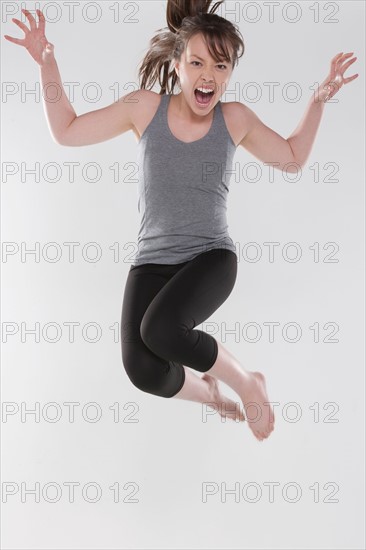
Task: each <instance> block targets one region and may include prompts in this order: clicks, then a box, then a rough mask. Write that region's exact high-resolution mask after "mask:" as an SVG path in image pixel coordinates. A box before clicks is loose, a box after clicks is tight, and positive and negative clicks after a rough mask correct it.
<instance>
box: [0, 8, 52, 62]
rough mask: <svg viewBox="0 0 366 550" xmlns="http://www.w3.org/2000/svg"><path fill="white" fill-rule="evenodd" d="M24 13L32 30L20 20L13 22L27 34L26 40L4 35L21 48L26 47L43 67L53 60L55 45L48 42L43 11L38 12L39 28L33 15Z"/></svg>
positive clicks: (26, 11)
mask: <svg viewBox="0 0 366 550" xmlns="http://www.w3.org/2000/svg"><path fill="white" fill-rule="evenodd" d="M22 12H23V13H24V15H25V16H26V17H27V18H28V21H29V24H30V30H29V29H28V27H27V26H26V25H25V24H24V23H22V22H21V21H19V19H14V18H13V19H12V21H14V23H15V24H16V25H18V27H20V28H21V29H22V31H24V32H25V38H23V39H21V38H13V37H12V36H9V35H7V34H4V37H5V38H6V39H7V40H9V41H10V42H13V43H14V44H19V46H24V47H25V48H27V50H28V52H29V53H30V54H31V56H32V57H33V59H34V60H35V61H36V62H37V63H38V65H40V66H42V65H43V64H44V63H45V62H47V61H48V60H49V59H51V57H52V55H53V50H54V46H53V44H51V43H50V42H48V40H47V38H46V35H45V24H46V20H45V18H44V15H43V13H42V11H41V10H36V12H37V14H38V16H39V25H38V27H37V23H36V20H35V19H34V17H33V15H32V14H31V13H30V12H29V11H28V10H25V9H22Z"/></svg>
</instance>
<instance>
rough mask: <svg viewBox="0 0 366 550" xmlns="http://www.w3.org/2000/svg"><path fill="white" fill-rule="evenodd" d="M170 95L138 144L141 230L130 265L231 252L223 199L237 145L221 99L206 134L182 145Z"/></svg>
mask: <svg viewBox="0 0 366 550" xmlns="http://www.w3.org/2000/svg"><path fill="white" fill-rule="evenodd" d="M170 97H171V95H170V94H165V95H162V96H161V101H160V104H159V107H158V109H157V111H156V113H155V115H154V117H153V119H152V121H151V122H150V123H149V125H148V126H147V128H146V130H145V131H144V133H143V134H142V137H141V139H140V141H139V142H138V146H137V147H138V166H139V174H138V176H139V179H138V211H139V214H140V229H139V233H138V252H137V254H136V256H135V260H134V265H142V264H145V263H158V264H178V263H182V262H186V261H188V260H192V259H193V258H194V257H195V256H197V255H198V254H201V253H202V252H206V251H208V250H211V249H212V248H226V249H229V250H231V251H233V252H236V248H235V245H234V243H233V241H232V239H231V237H230V236H229V233H228V224H227V220H226V209H227V206H226V200H227V194H228V192H229V182H230V177H231V171H232V170H231V168H232V161H233V157H234V153H235V150H236V146H235V144H234V142H233V141H232V139H231V136H230V134H229V132H228V129H227V127H226V123H225V119H224V116H223V114H222V107H221V101H219V102H218V103H217V104H216V105H215V107H214V115H213V121H212V124H211V127H210V130H209V131H208V133H207V134H206V135H205V136H204V137H203V138H201V139H198V140H196V141H193V142H192V143H185V142H183V141H181V140H179V139H178V138H176V137H175V136H174V135H173V134H172V132H171V131H170V128H169V125H168V119H167V110H168V104H169V101H170Z"/></svg>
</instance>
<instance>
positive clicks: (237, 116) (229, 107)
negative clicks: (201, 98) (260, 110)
mask: <svg viewBox="0 0 366 550" xmlns="http://www.w3.org/2000/svg"><path fill="white" fill-rule="evenodd" d="M221 105H222V111H223V114H224V116H225V120H227V121H228V124H229V126H230V127H231V128H232V131H233V134H234V135H235V136H236V140H237V142H238V144H240V142H241V141H242V140H243V139H244V137H245V136H246V134H247V133H248V132H249V131H250V130H251V129H252V128H253V126H254V125H255V122H256V118H257V117H256V114H255V113H254V111H252V110H251V109H250V108H249V107H247V106H246V105H244V103H240V101H230V102H228V103H222V102H221Z"/></svg>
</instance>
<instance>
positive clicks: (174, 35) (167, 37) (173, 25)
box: [138, 0, 245, 95]
mask: <svg viewBox="0 0 366 550" xmlns="http://www.w3.org/2000/svg"><path fill="white" fill-rule="evenodd" d="M223 1H224V0H220V1H218V2H216V3H215V4H214V6H213V7H212V8H211V9H210V11H208V10H209V7H210V4H211V3H212V0H168V4H167V9H166V19H167V24H168V27H164V28H162V29H158V32H157V34H156V35H155V36H154V37H153V38H152V39H151V40H150V46H149V50H148V52H147V54H146V55H145V57H144V59H143V61H142V62H141V64H140V68H139V71H138V77H139V80H140V88H144V89H149V90H151V89H152V88H153V86H154V84H155V82H156V81H157V80H158V81H159V84H160V88H161V89H160V92H159V93H160V95H162V94H166V93H169V94H171V93H174V88H175V85H176V84H177V83H178V85H179V77H178V75H177V73H176V72H175V69H174V62H175V61H180V59H181V55H182V53H183V52H184V50H185V48H186V45H187V43H188V41H189V40H190V38H191V37H192V36H194V35H195V34H198V33H201V34H202V35H203V39H204V41H205V42H206V44H207V48H208V51H209V52H210V55H211V57H212V58H213V59H215V61H224V60H225V61H226V62H227V63H231V64H232V68H233V69H234V67H235V65H236V64H237V63H238V61H239V58H240V57H241V56H242V55H243V54H244V50H245V46H244V40H243V37H242V35H241V33H240V30H239V28H238V26H237V25H235V24H234V23H231V22H230V21H228V20H227V19H225V18H223V17H220V16H219V15H217V14H215V13H214V12H215V11H216V10H217V8H218V7H219V6H220V4H222V3H223ZM228 45H229V46H231V49H232V57H230V50H229V48H228Z"/></svg>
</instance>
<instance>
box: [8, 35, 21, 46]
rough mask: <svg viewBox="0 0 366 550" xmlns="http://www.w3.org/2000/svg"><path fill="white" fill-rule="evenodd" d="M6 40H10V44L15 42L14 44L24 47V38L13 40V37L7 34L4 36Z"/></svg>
mask: <svg viewBox="0 0 366 550" xmlns="http://www.w3.org/2000/svg"><path fill="white" fill-rule="evenodd" d="M4 38H6V39H7V40H9V42H14V44H19V46H24V42H25V40H24V39H22V38H13V37H12V36H8V35H7V34H4Z"/></svg>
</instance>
